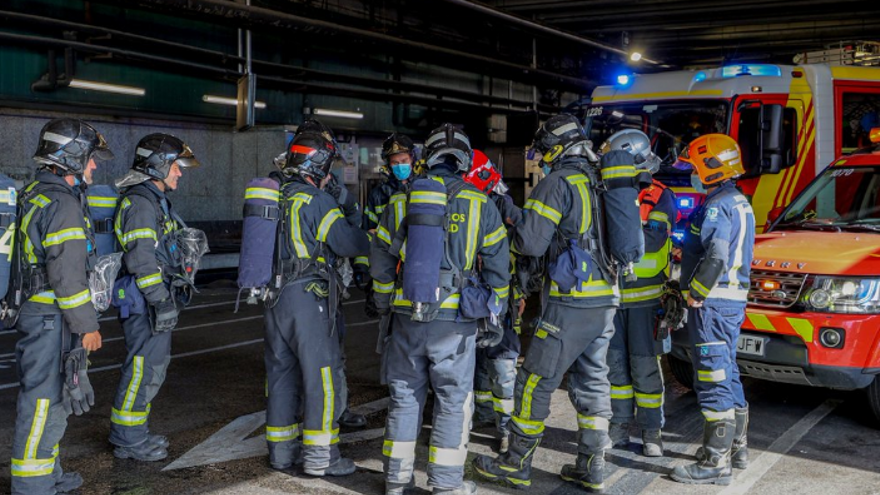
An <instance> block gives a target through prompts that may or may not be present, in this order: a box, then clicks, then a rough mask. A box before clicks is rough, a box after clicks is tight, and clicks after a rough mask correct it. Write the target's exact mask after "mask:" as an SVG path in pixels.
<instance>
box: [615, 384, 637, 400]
mask: <svg viewBox="0 0 880 495" xmlns="http://www.w3.org/2000/svg"><path fill="white" fill-rule="evenodd" d="M632 398H633V387H632V385H624V386H622V387H615V386H614V385H612V386H611V399H616V400H624V399H632Z"/></svg>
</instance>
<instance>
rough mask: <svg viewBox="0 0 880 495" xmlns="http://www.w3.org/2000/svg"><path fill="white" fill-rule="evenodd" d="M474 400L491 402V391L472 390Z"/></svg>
mask: <svg viewBox="0 0 880 495" xmlns="http://www.w3.org/2000/svg"><path fill="white" fill-rule="evenodd" d="M474 400H475V401H477V402H478V403H483V402H492V392H491V391H487V390H474Z"/></svg>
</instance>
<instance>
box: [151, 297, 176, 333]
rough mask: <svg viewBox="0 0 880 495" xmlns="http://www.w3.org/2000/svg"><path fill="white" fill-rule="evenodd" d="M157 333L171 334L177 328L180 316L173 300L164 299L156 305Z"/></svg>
mask: <svg viewBox="0 0 880 495" xmlns="http://www.w3.org/2000/svg"><path fill="white" fill-rule="evenodd" d="M153 308H154V309H155V310H156V328H155V331H156V332H170V331H171V330H174V327H176V326H177V316H178V315H179V314H180V312H179V311H177V307H175V306H174V301H173V300H172V299H163V300H161V301H159V302H158V303H156V304H155V305H154V306H153Z"/></svg>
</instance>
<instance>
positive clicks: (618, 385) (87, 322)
mask: <svg viewBox="0 0 880 495" xmlns="http://www.w3.org/2000/svg"><path fill="white" fill-rule="evenodd" d="M419 151H420V152H421V153H419ZM529 154H530V158H535V159H537V160H538V161H539V163H540V165H541V167H542V170H543V174H544V176H545V177H544V178H543V179H542V180H541V181H540V182H539V183H538V184H537V186H536V187H535V188H534V190H533V191H532V193H531V195H530V197H529V198H528V200H527V201H526V203H525V205H524V206H523V207H522V208H520V207H518V206H516V205H515V204H514V201H513V200H512V198H511V197H510V196H509V195H508V194H507V192H508V189H507V186H506V185H505V183H504V181H503V179H502V175H501V171H500V170H499V168H498V167H497V166H496V165H495V164H494V163H493V162H492V161H491V160H490V159H489V158H488V157H487V156H486V154H485V153H483V152H481V151H479V150H474V149H473V148H472V146H471V143H470V139H469V138H468V136H467V135H466V133H465V132H464V131H463V130H462V129H461V128H458V127H456V126H453V125H451V124H444V125H442V126H440V127H438V128H436V129H434V130H433V131H431V133H430V134H429V135H428V136H427V138H426V139H425V141H424V145H423V147H422V149H421V150H417V149H416V147H415V145H414V143H413V140H412V139H410V138H409V137H407V136H405V135H402V134H399V133H395V134H392V135H391V136H390V137H389V138H388V139H387V140H386V141H385V143H384V144H383V147H382V160H383V162H384V163H383V166H382V169H383V171H384V172H385V173H386V175H387V178H386V180H385V181H384V182H383V183H382V184H380V185H379V186H377V187H376V188H375V189H373V190H372V191H371V192H370V194H369V196H368V199H367V202H366V205H365V207H364V208H363V211H362V210H361V208H360V207H359V205H358V203H357V200H356V198H355V197H354V195H352V194H351V193H349V192H348V190H347V189H346V188H345V187H344V186H342V185H341V184H340V183H339V182H338V180H337V178H336V176H335V174H334V173H333V172H332V168H333V167H334V164H335V163H337V162H338V160H339V159H340V150H339V148H338V145H337V143H336V140H335V137H334V134H333V132H332V130H330V128H328V127H327V126H325V125H324V124H322V123H320V122H318V121H315V120H309V121H306V122H304V123H303V124H302V125H301V126H299V128H298V129H297V131H296V134H295V135H294V137H293V139H292V141H291V142H290V144H289V145H288V147H287V149H286V151H285V153H283V154H282V155H281V156H280V157H279V158H278V159H276V160H275V165H276V167H277V170H275V171H273V172H272V173H271V174H270V175H269V177H267V178H262V179H257V180H255V181H252V182H251V183H250V184H249V185H248V188H247V190H246V192H245V200H246V201H245V208H244V218H245V224H244V225H245V227H244V228H245V230H246V231H248V232H245V233H244V236H243V237H244V238H245V239H252V240H253V239H256V240H257V241H259V242H258V243H251V244H250V247H246V246H244V245H243V252H242V262H241V266H240V277H239V284H240V285H241V286H242V287H243V288H249V289H251V293H250V294H251V296H252V297H251V300H252V301H254V300H255V299H260V300H262V301H263V303H264V305H265V337H266V338H265V366H266V374H267V383H266V396H267V426H266V440H267V444H268V448H269V461H270V464H271V466H272V467H273V468H275V469H278V470H281V471H289V470H302V472H304V473H305V474H307V475H311V476H344V475H348V474H351V473H353V472H354V471H355V470H356V466H355V464H354V462H353V461H352V460H351V459H349V458H345V457H342V456H341V455H340V451H339V448H338V443H339V425H340V424H343V425H348V426H363V425H364V424H366V421H365V419H364V418H363V417H362V416H359V415H357V414H353V413H352V412H350V411H349V410H348V408H347V403H348V397H347V395H348V391H347V386H346V379H345V371H344V353H343V344H344V337H345V322H344V320H343V318H342V311H341V305H340V304H339V301H340V299H341V295H342V293H343V292H344V291H345V290H346V285H347V283H348V281H347V280H346V278H348V277H347V275H349V276H350V278H351V279H353V282H354V284H356V285H358V286H359V287H360V288H362V289H364V290H365V291H366V294H367V298H366V307H365V310H366V312H367V314H368V315H370V316H372V317H379V318H380V319H379V338H378V343H377V352H379V353H380V354H381V365H380V380H381V382H382V383H383V384H387V386H388V389H389V394H390V402H389V408H388V416H387V420H386V425H385V438H384V442H383V447H382V454H383V459H384V468H385V492H386V494H387V495H402V494H404V493H406V492H407V491H408V490H410V489H412V488H414V486H415V480H414V464H415V459H416V447H417V440H418V436H419V433H420V432H421V431H422V419H423V412H424V409H425V404H426V400H427V396H428V393H429V391H431V392H432V393H433V402H434V404H433V418H432V420H431V425H432V428H431V435H430V440H429V449H428V450H429V455H428V467H427V475H428V485H429V486H430V487H431V488H432V489H433V492H434V493H443V494H450V495H460V494H472V493H475V492H476V490H477V488H476V484H475V483H474V482H472V481H468V480H465V479H464V471H465V463H466V461H467V455H468V439H469V432H470V430H471V427H472V426H473V425H480V424H482V425H488V424H493V425H494V426H495V427H496V428H497V432H498V434H499V437H500V440H499V443H498V445H497V451H498V455H497V456H487V455H479V456H477V457H475V458H474V459H473V461H472V464H473V468H474V471H475V472H476V473H477V474H478V475H479V476H481V477H483V478H485V479H488V480H493V481H499V482H504V483H506V484H509V485H513V486H516V487H520V488H524V487H528V486H530V485H531V464H532V460H533V458H534V456H535V453H536V451H537V448H538V445H539V444H540V442H541V439H542V437H543V435H544V429H545V420H546V419H547V418H548V416H549V415H550V406H551V399H552V396H553V393H554V391H556V390H557V388H558V387H559V386H560V384H561V383H562V380H563V377H564V376H565V375H566V374H567V376H568V380H567V384H566V388H567V390H568V395H569V398H570V400H571V403H572V405H573V406H574V408H575V410H576V413H577V424H578V433H577V445H578V447H577V452H578V453H577V458H576V460H575V462H574V463H573V464H567V465H565V466H563V467H562V471H561V477H562V479H564V480H566V481H569V482H572V483H575V484H577V485H578V486H580V487H582V488H583V489H585V490H586V491H589V492H596V493H601V492H602V491H603V490H604V479H605V458H604V455H605V451H606V450H608V449H611V448H622V447H626V446H627V445H628V444H629V442H630V433H631V431H630V429H631V426H633V427H635V426H637V427H638V429H639V432H640V435H639V436H640V438H641V441H642V453H643V455H645V456H647V457H660V456H663V455H664V450H663V441H662V434H661V431H662V429H663V427H664V414H663V404H664V385H663V372H662V369H661V365H660V357H661V355H662V354H663V353H664V352H666V351H667V350H668V348H669V335H668V332H664V331H663V329H664V327H665V328H669V325H671V328H672V329H675V328H676V327H678V326H679V325H680V324H681V325H685V326H686V330H684V329H683V330H680V331H686V332H687V333H688V340H689V342H690V354H691V356H692V361H693V366H694V373H695V381H694V386H695V390H696V392H697V398H698V401H699V404H700V408H701V411H702V414H703V416H704V419H705V426H704V436H703V445H702V447H701V448H700V449H699V450H698V451H697V452H696V453H695V457H696V462H694V463H692V464H688V465H684V466H679V467H676V468H675V469H674V470H673V472H672V473H671V477H672V479H674V480H676V481H679V482H683V483H716V484H729V483H730V482H731V480H732V468H739V469H742V468H744V467H745V466H746V463H747V461H748V458H747V456H748V454H747V449H746V436H747V435H746V432H747V424H748V404H747V402H746V401H745V398H744V395H743V391H742V385H741V383H740V379H739V371H738V368H737V366H736V362H735V353H736V342H737V337H738V334H739V328H740V325H741V323H742V322H743V319H744V317H745V305H746V296H747V292H748V287H749V267H750V265H751V260H752V248H753V243H754V232H755V221H754V215H753V212H752V210H751V207H750V206H749V203H748V201H747V199H746V198H745V197H744V196H743V195H742V193H740V192H739V190H738V189H737V188H736V185H735V180H736V178H737V177H738V176H739V175H741V174H742V173H743V166H742V162H741V152H740V149H739V146H738V145H737V144H736V142H735V141H734V140H733V139H731V138H730V137H728V136H726V135H722V134H708V135H703V136H700V137H697V138H696V139H694V140H693V141H691V142H690V143H687V144H686V145H685V146H684V150H683V151H682V153H681V155H680V156H679V157H678V160H677V161H676V162H675V164H674V166H676V167H678V168H681V169H686V170H691V177H692V180H691V182H692V184H693V186H694V188H696V189H697V190H698V191H700V192H703V193H705V194H706V198H705V201H704V203H703V204H702V206H701V207H700V208H699V209H698V210H697V211H696V212H695V213H694V214H693V215H692V216H691V218H690V219H689V222H688V223H689V230H688V231H687V232H686V234H685V237H684V240H683V242H682V244H681V246H680V247H679V248H674V247H673V243H672V239H671V232H672V229H673V227H674V225H675V224H676V223H677V222H678V220H679V217H680V216H679V213H678V211H677V208H676V198H675V194H674V193H673V192H672V190H671V189H669V188H668V187H666V186H665V185H664V184H662V183H661V182H659V181H657V180H656V179H653V178H652V175H653V174H654V173H656V172H657V171H658V170H659V168H660V166H661V160H660V159H659V158H658V157H657V156H655V155H654V153H653V152H652V151H651V142H650V139H649V138H648V137H647V136H646V135H645V134H644V133H642V132H641V131H638V130H635V129H625V130H622V131H619V132H617V133H616V134H614V135H612V136H610V137H609V138H608V139H607V140H606V142H604V143H602V144H601V146H599V148H598V152H596V151H594V150H593V143H592V142H591V141H590V140H589V138H588V136H587V134H586V132H585V130H584V128H583V126H582V125H581V123H580V122H579V121H578V119H577V118H575V117H574V116H571V115H567V114H560V115H557V116H554V117H551V118H550V119H549V120H547V121H546V122H544V123H543V124H542V125H541V126H540V128H539V129H538V130H537V132H536V134H535V138H534V142H533V145H532V147H531V151H530V152H529ZM111 156H112V155H111V154H110V152H109V149H108V147H107V144H106V142H105V141H104V138H103V137H102V136H101V134H100V133H98V132H97V131H96V130H95V129H94V128H93V127H91V126H89V125H88V124H86V123H83V122H81V121H76V120H56V121H52V122H50V123H49V124H47V125H46V126H45V127H44V129H43V131H42V133H41V136H40V143H39V148H38V150H37V153H36V155H35V156H34V158H35V160H36V161H37V162H38V164H39V170H38V172H37V175H36V179H35V181H34V182H33V183H32V184H31V185H29V186H27V187H26V188H25V189H24V190H23V192H22V193H21V194H20V195H19V198H18V214H19V224H18V225H17V226H16V228H17V231H16V237H17V239H16V244H15V249H14V250H13V255H14V256H13V258H14V259H20V260H21V262H20V263H19V265H21V266H23V267H24V269H22V270H18V271H19V272H22V273H21V274H16V273H15V272H16V271H15V270H13V277H12V280H13V284H12V285H11V286H10V293H11V294H13V295H14V294H15V293H21V294H23V295H24V296H23V299H22V297H19V299H20V300H21V301H23V302H21V304H19V305H17V306H16V305H15V304H7V306H10V308H9V309H11V311H7V313H12V314H17V316H18V317H17V322H16V323H15V325H16V327H15V328H16V329H17V330H18V331H19V332H20V334H21V340H20V341H19V343H18V345H17V348H16V355H17V358H18V366H19V373H20V376H21V389H20V395H19V399H18V409H17V410H18V418H17V421H16V428H15V438H14V442H13V459H12V492H13V493H15V494H25V493H26V494H52V493H67V492H70V491H72V490H75V489H76V488H78V487H79V486H80V485H81V484H82V478H81V477H79V475H77V474H76V473H64V472H63V471H62V469H61V464H60V460H59V457H58V442H59V441H60V439H61V437H62V436H63V433H64V429H65V427H66V424H67V416H68V415H69V414H70V413H71V412H76V413H78V414H79V413H82V412H83V411H88V408H89V406H90V405H93V400H94V399H93V397H94V392H93V391H92V390H91V386H90V385H89V382H88V375H87V353H88V352H91V351H95V350H97V349H98V348H99V347H100V345H101V338H100V334H99V333H98V323H97V317H96V312H95V310H94V309H93V307H92V305H91V304H90V303H91V299H92V297H91V293H90V287H89V280H90V271H92V267H93V266H94V257H95V253H94V252H93V246H94V237H95V234H94V225H93V224H92V222H91V221H90V217H89V212H88V208H87V206H88V200H87V197H88V196H87V186H86V185H87V184H88V183H90V182H91V175H92V172H93V170H94V169H95V160H101V159H104V160H106V159H108V158H109V157H111ZM198 164H199V163H198V161H197V160H196V159H195V157H194V155H193V153H192V151H191V150H190V149H189V147H188V146H187V145H186V144H185V143H183V141H181V140H179V139H178V138H175V137H174V136H170V135H165V134H153V135H150V136H147V137H146V138H144V139H143V140H142V141H141V142H140V143H139V144H138V146H137V148H136V151H135V156H134V161H133V166H132V169H131V171H130V172H129V173H128V174H127V175H126V176H125V177H123V178H122V179H120V180H119V181H117V186H118V187H119V188H120V195H121V196H120V201H119V206H118V207H117V209H116V213H115V220H114V222H113V228H112V232H113V234H114V235H115V236H116V238H117V240H118V242H119V244H120V246H121V249H122V261H123V263H122V265H123V266H122V270H121V274H120V277H118V280H116V282H115V285H114V294H115V292H116V288H117V287H120V288H123V289H124V291H125V292H124V293H125V295H124V297H132V298H136V299H138V298H139V299H140V300H141V301H142V302H141V304H140V306H138V305H137V304H133V305H125V308H126V309H125V311H123V310H120V315H119V319H120V321H121V323H122V327H123V330H124V333H125V341H126V349H127V351H128V355H127V357H126V361H125V363H124V365H123V374H122V380H121V382H120V386H119V390H118V391H117V394H116V398H115V400H114V404H113V409H112V414H111V423H112V424H111V432H110V443H111V444H113V445H114V446H115V450H114V454H115V455H116V456H117V457H120V458H131V459H135V460H140V461H156V460H160V459H163V458H165V457H166V456H167V448H168V439H167V438H166V437H164V436H160V435H154V434H152V433H150V431H149V428H148V425H149V422H148V417H149V413H150V403H151V401H152V399H153V398H154V397H155V395H156V393H157V392H158V390H159V388H160V386H161V385H162V382H163V381H164V378H165V372H166V369H167V366H168V362H169V360H170V342H171V337H170V336H171V330H173V329H174V327H175V325H176V322H177V314H178V311H179V309H180V308H182V306H184V305H185V303H186V302H187V299H188V298H187V297H185V294H183V293H182V291H181V289H180V285H181V284H178V283H175V280H176V273H177V272H176V270H177V267H176V266H175V263H174V261H173V260H174V256H173V253H169V252H168V251H169V250H170V251H174V249H175V244H174V242H170V241H169V239H173V238H174V236H173V234H174V232H175V231H177V230H179V229H181V228H183V227H185V225H184V223H183V221H182V220H181V219H180V218H179V217H178V216H177V215H176V213H175V212H174V210H173V208H172V207H171V203H170V202H169V201H168V198H167V196H166V193H167V192H169V191H173V190H174V189H175V188H176V186H177V180H178V178H179V177H180V175H181V173H180V169H182V168H187V167H194V166H198ZM249 229H250V230H249ZM261 229H262V230H261ZM260 232H262V234H257V235H255V233H260ZM19 246H20V248H19ZM250 248H253V249H263V250H265V249H269V251H264V252H260V256H256V257H253V256H252V257H248V256H247V253H245V250H246V249H250ZM678 249H680V253H679V252H678V251H677V250H678ZM673 251H676V253H675V255H676V256H675V257H680V260H681V277H680V281H679V285H680V287H681V289H680V292H679V291H678V290H676V289H675V288H674V284H673V283H671V282H670V280H669V276H670V272H671V269H670V268H671V262H672V261H671V260H672V259H673V257H674V256H673ZM251 254H253V253H251ZM265 254H268V256H264V255H265ZM251 259H253V260H263V261H262V263H263V264H264V265H265V266H266V268H265V269H262V272H263V273H260V272H261V269H259V267H258V266H257V265H258V264H259V263H258V262H257V261H254V263H253V264H252V263H250V262H248V261H247V260H251ZM267 260H268V261H267ZM349 270H351V272H353V273H350V272H349ZM243 274H244V275H247V276H245V277H244V278H245V279H247V280H245V281H244V282H243V278H242V275H243ZM120 280H128V281H129V283H128V284H124V283H123V284H120ZM129 294H130V296H129ZM118 295H119V296H120V297H123V296H122V293H121V292H120V293H119V294H118ZM530 296H534V297H531V300H533V301H538V300H539V301H540V308H539V311H538V314H539V316H538V318H537V319H536V320H535V321H534V323H533V325H531V326H530V325H526V324H524V323H523V319H522V315H523V311H524V309H525V300H526V298H529V297H530ZM7 300H8V301H9V300H10V297H7ZM116 302H117V301H115V300H114V304H115V303H116ZM661 302H662V304H661ZM677 305H678V306H680V307H684V306H686V310H685V309H683V308H680V313H685V311H686V318H673V316H674V315H671V314H670V312H671V311H672V308H675V307H676V306H677ZM673 320H675V321H673ZM671 321H673V323H670V322H671ZM685 321H686V323H685ZM526 328H531V329H532V330H533V332H532V335H531V338H530V339H529V345H528V350H527V352H526V353H525V356H524V360H522V364H521V365H520V366H518V364H517V363H518V360H519V358H520V353H521V344H520V337H521V331H522V329H526Z"/></svg>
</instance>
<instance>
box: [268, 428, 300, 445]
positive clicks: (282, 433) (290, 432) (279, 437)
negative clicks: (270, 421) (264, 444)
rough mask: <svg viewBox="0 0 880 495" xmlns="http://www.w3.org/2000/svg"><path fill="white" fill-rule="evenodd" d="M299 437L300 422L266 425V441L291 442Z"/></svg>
mask: <svg viewBox="0 0 880 495" xmlns="http://www.w3.org/2000/svg"><path fill="white" fill-rule="evenodd" d="M297 438H299V423H294V424H292V425H287V426H266V441H268V442H289V441H291V440H296V439H297Z"/></svg>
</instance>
